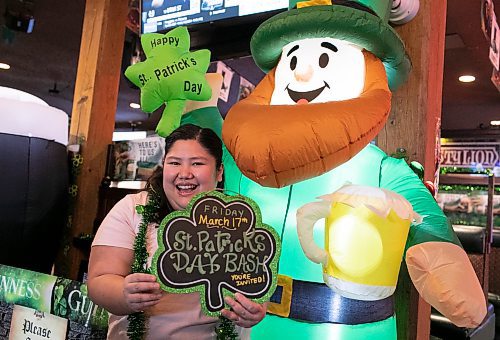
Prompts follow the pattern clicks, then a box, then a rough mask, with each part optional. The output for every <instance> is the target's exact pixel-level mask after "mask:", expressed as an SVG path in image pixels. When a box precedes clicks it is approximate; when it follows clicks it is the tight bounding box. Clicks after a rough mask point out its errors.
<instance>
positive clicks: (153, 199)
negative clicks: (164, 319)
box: [127, 188, 161, 340]
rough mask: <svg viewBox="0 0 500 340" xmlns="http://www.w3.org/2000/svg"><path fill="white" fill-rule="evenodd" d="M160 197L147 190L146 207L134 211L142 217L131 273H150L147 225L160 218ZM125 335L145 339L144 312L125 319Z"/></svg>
mask: <svg viewBox="0 0 500 340" xmlns="http://www.w3.org/2000/svg"><path fill="white" fill-rule="evenodd" d="M160 202H161V200H160V195H159V194H158V193H157V192H156V191H155V190H154V189H152V188H150V189H149V190H148V201H147V203H146V205H137V206H136V208H135V210H136V211H137V213H138V214H139V215H142V221H141V224H140V225H139V232H138V233H137V236H136V237H135V241H134V259H133V261H132V266H131V272H132V273H147V274H149V273H150V270H149V268H147V261H148V255H149V254H148V250H147V231H148V225H149V224H150V223H152V222H158V220H159V218H160V216H159V212H160ZM127 320H128V326H127V335H128V337H129V339H131V340H142V339H144V338H145V336H146V333H147V329H146V321H147V316H146V315H145V314H144V312H136V313H132V314H130V315H129V316H128V317H127Z"/></svg>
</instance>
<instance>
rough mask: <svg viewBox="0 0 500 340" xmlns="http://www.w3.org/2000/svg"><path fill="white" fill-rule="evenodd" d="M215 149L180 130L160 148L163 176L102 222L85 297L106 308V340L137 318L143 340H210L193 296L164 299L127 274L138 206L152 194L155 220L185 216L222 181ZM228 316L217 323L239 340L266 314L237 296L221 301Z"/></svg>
mask: <svg viewBox="0 0 500 340" xmlns="http://www.w3.org/2000/svg"><path fill="white" fill-rule="evenodd" d="M222 174H223V166H222V142H221V140H220V139H219V138H218V137H217V135H216V134H215V133H214V132H213V131H212V130H210V129H204V128H200V127H198V126H196V125H192V124H187V125H183V126H181V127H179V128H178V129H176V130H175V131H174V132H172V134H171V135H169V136H168V137H167V138H166V141H165V160H164V163H163V171H162V169H159V171H157V172H155V174H153V176H152V177H151V179H150V180H149V181H148V185H147V189H148V191H143V192H140V193H138V194H134V195H127V196H126V197H125V198H124V199H122V200H121V201H120V202H118V203H117V204H116V206H115V207H113V209H112V210H111V211H110V212H109V214H108V215H107V216H106V218H105V219H104V221H103V222H102V224H101V226H100V227H99V230H98V231H97V234H96V237H95V239H94V242H93V244H92V252H91V254H90V263H89V279H88V289H89V294H90V297H91V298H92V300H93V301H94V302H95V303H97V304H98V305H100V306H102V307H104V308H106V309H107V310H108V311H109V312H110V313H111V314H112V315H110V319H109V330H108V338H109V339H121V338H125V335H126V331H127V315H128V314H131V313H134V312H138V311H144V312H145V314H146V315H147V316H149V325H148V336H147V338H148V339H197V340H198V339H213V338H214V337H215V332H214V329H215V325H216V323H217V319H216V318H212V317H208V316H205V315H204V314H203V312H202V311H201V305H200V299H199V294H198V293H190V294H169V293H165V292H162V291H161V290H160V285H159V283H158V282H156V277H155V276H153V275H149V274H140V273H134V274H131V273H130V267H131V264H132V260H133V256H134V251H133V244H134V240H135V236H136V234H137V232H138V226H139V224H140V223H141V216H140V215H138V214H137V212H136V211H135V208H136V206H137V205H144V204H146V202H147V199H148V195H150V194H149V193H152V192H156V193H159V195H160V200H161V202H162V204H161V208H160V209H159V210H160V220H161V219H162V218H163V217H164V216H166V215H167V214H168V213H169V212H172V211H173V210H181V209H185V208H186V206H187V204H188V203H189V201H190V200H191V198H192V197H193V196H194V195H196V194H198V193H201V192H205V191H210V190H213V189H215V188H216V186H217V183H218V182H221V181H222ZM157 226H158V224H156V225H154V226H153V224H151V225H150V226H149V229H148V235H147V250H148V254H149V264H150V262H151V257H152V255H153V254H154V252H155V251H156V249H157V247H158V245H157V241H156V232H157V229H156V228H155V227H157ZM225 301H226V303H227V304H228V305H229V306H230V307H231V310H223V311H222V315H223V316H225V317H226V318H228V319H230V320H232V321H234V322H235V324H236V325H237V326H238V327H236V330H237V332H238V333H239V335H240V337H241V338H248V337H249V333H250V330H249V329H247V328H249V327H252V326H253V325H255V324H256V323H258V322H259V321H260V320H262V318H263V317H264V316H265V313H266V306H265V304H264V305H260V304H257V303H255V302H253V301H251V300H249V299H247V298H245V297H244V296H243V295H241V294H239V293H237V294H236V295H235V299H231V298H230V297H226V299H225Z"/></svg>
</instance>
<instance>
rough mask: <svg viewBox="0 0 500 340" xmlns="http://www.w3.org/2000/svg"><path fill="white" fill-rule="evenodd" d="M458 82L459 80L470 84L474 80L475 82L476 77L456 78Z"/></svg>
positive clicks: (464, 76)
mask: <svg viewBox="0 0 500 340" xmlns="http://www.w3.org/2000/svg"><path fill="white" fill-rule="evenodd" d="M458 80H460V81H461V82H462V83H472V82H473V81H474V80H476V77H474V76H471V75H468V74H467V75H463V76H460V77H458Z"/></svg>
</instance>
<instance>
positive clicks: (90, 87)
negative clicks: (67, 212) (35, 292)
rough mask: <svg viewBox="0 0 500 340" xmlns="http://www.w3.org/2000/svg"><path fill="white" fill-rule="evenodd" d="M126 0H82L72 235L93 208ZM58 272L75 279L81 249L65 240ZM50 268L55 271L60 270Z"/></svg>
mask: <svg viewBox="0 0 500 340" xmlns="http://www.w3.org/2000/svg"><path fill="white" fill-rule="evenodd" d="M127 10H128V1H127V0H87V2H86V6H85V16H84V20H83V32H82V41H81V46H80V57H79V60H78V71H77V78H76V85H75V95H74V99H73V110H72V114H71V127H70V144H77V143H80V144H81V154H82V156H83V166H82V168H81V172H80V174H79V177H78V180H77V185H78V196H77V198H76V204H75V207H74V211H73V213H74V215H73V219H72V232H71V233H72V236H73V237H76V236H78V235H80V234H82V233H83V234H90V233H92V231H93V223H94V219H95V216H96V212H97V198H98V190H99V185H100V183H101V181H102V179H103V176H104V171H105V163H106V150H107V145H108V144H109V143H111V139H112V135H113V130H114V125H115V112H116V103H117V98H118V87H119V81H120V73H121V61H122V53H123V43H124V35H125V21H126V15H127ZM73 237H71V238H70V240H69V241H70V244H69V246H70V248H69V253H68V255H67V256H66V259H61V260H62V261H66V262H67V264H68V265H67V267H68V269H69V271H68V272H64V273H62V274H64V276H67V277H69V278H71V279H76V278H77V274H78V270H79V269H80V265H81V262H82V260H83V259H85V254H84V252H83V251H82V250H81V249H77V248H75V247H74V246H73V244H72V243H71V241H72V238H73ZM56 272H57V274H58V275H60V274H61V273H60V270H58V269H57V266H56Z"/></svg>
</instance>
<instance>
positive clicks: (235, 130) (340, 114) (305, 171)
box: [222, 51, 391, 188]
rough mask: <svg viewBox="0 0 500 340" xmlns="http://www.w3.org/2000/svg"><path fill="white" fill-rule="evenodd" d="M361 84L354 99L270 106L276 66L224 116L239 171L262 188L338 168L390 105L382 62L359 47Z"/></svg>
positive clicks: (378, 123) (384, 118) (383, 119)
mask: <svg viewBox="0 0 500 340" xmlns="http://www.w3.org/2000/svg"><path fill="white" fill-rule="evenodd" d="M363 54H364V57H365V63H366V76H365V87H364V89H363V93H362V94H361V95H360V97H358V98H355V99H349V100H343V101H337V102H327V103H317V104H305V105H270V101H271V95H272V93H273V90H274V73H275V70H276V69H275V68H274V69H273V70H271V72H269V74H267V75H266V76H265V77H264V79H263V80H262V81H261V82H260V83H259V84H258V85H257V87H256V88H255V90H254V92H253V93H252V94H251V95H250V96H248V97H247V98H246V99H244V100H242V101H240V102H238V103H236V105H234V106H233V107H232V108H231V110H230V111H229V113H228V114H227V116H226V119H225V122H224V124H223V127H222V138H223V140H224V143H225V144H226V146H227V148H228V150H229V152H231V154H232V155H233V157H234V159H235V161H236V164H237V165H238V167H239V168H240V170H241V172H242V173H243V174H244V175H245V176H247V177H248V178H250V179H252V180H253V181H255V182H257V183H259V184H261V185H263V186H267V187H273V188H280V187H283V186H286V185H291V184H294V183H297V182H300V181H303V180H306V179H309V178H312V177H315V176H319V175H321V174H324V173H325V172H327V171H329V170H331V169H333V168H335V167H337V166H339V165H340V164H342V163H344V162H346V161H348V160H349V159H351V158H352V157H353V156H354V155H356V154H357V153H358V152H359V151H361V149H363V148H364V147H365V146H366V145H367V144H368V143H369V142H370V141H371V140H372V139H373V138H375V136H376V135H377V134H378V133H379V132H380V130H381V129H382V127H383V126H384V124H385V122H386V121H387V117H388V115H389V111H390V108H391V92H390V91H389V88H388V85H387V77H386V73H385V69H384V66H383V65H382V62H381V61H380V60H379V59H378V58H377V57H375V56H374V55H373V54H371V53H370V52H367V51H363Z"/></svg>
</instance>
